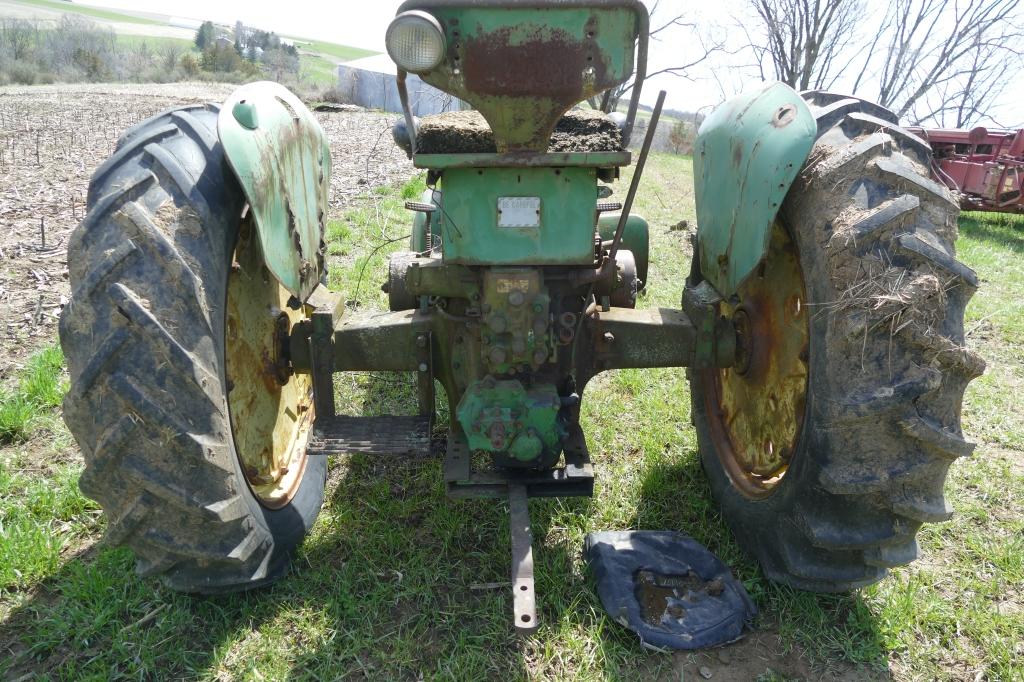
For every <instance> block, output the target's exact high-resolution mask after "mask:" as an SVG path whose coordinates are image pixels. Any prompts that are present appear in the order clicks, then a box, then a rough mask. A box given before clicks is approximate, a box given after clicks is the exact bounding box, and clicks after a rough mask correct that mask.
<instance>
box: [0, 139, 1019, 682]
mask: <svg viewBox="0 0 1024 682" xmlns="http://www.w3.org/2000/svg"><path fill="white" fill-rule="evenodd" d="M628 175H629V174H628V172H627V173H626V177H625V178H624V179H623V181H622V183H620V184H621V186H622V187H623V188H624V187H625V183H626V182H628V179H629V177H628ZM691 175H692V170H691V163H690V160H689V159H687V158H683V157H674V156H667V155H658V154H656V155H654V156H652V159H651V162H650V163H649V164H648V172H647V177H646V178H645V183H644V185H643V187H644V189H643V190H642V191H641V193H640V195H639V197H638V204H639V205H638V210H639V211H640V212H642V213H643V214H644V215H646V216H647V217H648V219H649V220H650V221H651V225H652V238H653V244H652V251H651V277H650V282H649V285H648V291H649V293H648V294H646V295H645V296H644V297H643V298H642V299H641V302H640V305H642V306H676V305H678V301H679V295H680V288H681V286H682V281H683V278H684V275H685V272H686V271H687V270H688V267H689V246H688V239H687V237H686V233H685V232H680V231H671V230H669V226H670V225H673V224H675V223H677V222H679V221H680V220H681V219H686V220H688V221H689V223H690V225H691V226H692V225H693V224H694V222H695V216H694V206H693V192H692V182H691ZM421 189H422V180H421V179H417V180H414V181H413V182H410V183H408V184H407V185H405V186H401V187H380V188H371V189H368V190H367V192H366V193H365V194H364V195H363V196H362V197H361V198H360V199H359V200H358V202H357V204H356V206H355V207H354V208H351V209H350V210H349V211H348V213H347V214H346V215H344V216H343V218H342V219H340V220H336V221H333V222H332V223H331V224H330V225H329V237H330V258H331V262H332V263H333V270H332V272H331V276H330V282H331V285H332V287H333V288H336V289H339V290H342V291H344V292H345V295H346V298H347V299H349V300H356V299H358V301H359V302H360V303H361V305H363V306H374V307H380V308H384V307H386V298H385V295H384V294H383V293H382V292H381V291H380V283H381V282H382V281H383V280H384V277H385V273H386V257H387V254H388V253H389V252H390V251H392V250H395V249H398V248H404V240H401V239H399V240H398V241H396V242H394V243H393V244H390V245H387V246H384V247H382V248H380V249H377V250H376V251H374V249H375V247H376V246H378V245H380V244H382V243H383V242H384V241H385V240H387V239H393V238H401V237H402V236H403V235H405V234H407V232H408V225H409V223H410V220H409V216H408V213H407V212H406V211H405V210H404V209H403V208H402V202H403V200H404V199H406V198H412V197H416V196H418V195H419V193H420V191H421ZM620 193H621V192H620ZM961 230H962V232H961V238H960V242H959V255H960V257H961V258H962V259H963V260H964V261H965V262H966V263H967V264H968V265H970V266H971V267H973V268H975V269H976V270H977V271H978V274H979V276H980V277H981V279H982V281H983V283H982V286H981V290H980V291H979V293H978V295H977V296H976V297H975V298H974V300H973V302H972V304H971V306H970V308H969V309H968V315H967V330H968V334H969V336H968V339H969V343H970V345H972V346H973V347H974V348H976V349H977V350H978V351H979V352H980V353H982V355H983V356H984V357H985V359H986V360H987V361H988V363H989V364H988V371H987V373H986V374H985V376H983V377H981V378H979V379H978V380H976V381H975V382H974V383H973V384H972V385H971V388H970V389H969V391H968V394H967V397H966V401H965V408H964V426H965V430H966V431H967V433H968V435H969V437H970V438H972V439H973V440H975V441H977V442H978V443H979V447H978V450H977V452H976V453H975V455H974V456H973V457H972V458H971V459H969V460H965V461H959V462H957V463H956V464H955V465H954V466H953V470H952V473H951V476H950V482H949V484H948V486H947V487H948V496H949V498H950V500H951V502H952V504H953V506H954V508H955V509H956V512H957V513H956V516H955V517H954V519H953V520H952V521H950V522H947V523H943V524H935V525H929V526H927V527H926V528H925V529H924V530H923V532H922V533H921V535H920V542H921V558H920V560H919V561H918V562H917V563H915V564H914V565H912V566H910V567H908V568H905V569H899V570H895V571H893V572H892V575H891V576H890V577H889V578H887V579H886V580H885V581H884V582H882V583H881V584H879V585H876V586H872V587H869V588H866V589H864V590H861V591H858V592H855V593H852V594H846V595H824V596H823V595H813V594H809V593H802V592H797V591H794V590H792V589H789V588H786V587H781V586H778V585H775V584H773V583H770V582H768V581H767V580H765V578H764V577H763V576H762V574H761V573H760V571H759V569H758V568H757V566H756V565H754V564H753V563H751V562H750V561H749V560H748V559H746V558H745V557H744V556H743V555H742V553H741V552H740V550H739V547H738V546H737V545H736V544H735V542H734V541H733V539H732V537H731V535H730V533H729V531H728V530H727V528H726V527H725V525H724V523H723V522H722V519H721V518H720V517H719V515H718V513H717V511H716V509H715V506H714V504H713V503H712V502H711V500H710V499H709V497H708V489H707V484H706V482H705V479H704V475H703V473H702V471H701V469H700V465H699V463H698V459H697V454H696V440H695V435H694V432H693V429H692V427H691V426H690V421H689V394H688V390H687V384H686V381H685V378H684V373H683V371H682V370H628V371H618V372H612V373H607V374H604V375H602V376H601V377H599V378H598V379H596V380H595V381H594V383H593V384H591V386H590V387H589V388H588V393H587V399H586V400H585V401H584V410H583V423H584V430H585V431H586V433H587V434H588V438H589V440H590V445H591V449H592V451H593V454H594V459H595V463H596V470H597V476H598V479H597V484H596V490H595V495H594V497H593V499H589V500H582V499H574V500H533V501H531V503H530V508H531V515H532V519H533V522H534V537H535V562H536V571H537V594H538V606H539V611H540V617H541V619H542V623H543V624H542V627H541V629H540V631H539V632H538V634H537V635H535V636H534V637H531V638H528V639H526V640H518V639H517V638H516V637H515V636H514V635H513V634H512V628H511V602H510V599H509V595H508V594H507V589H486V588H484V589H481V587H480V586H481V585H484V584H486V583H492V582H503V581H507V580H508V571H509V559H510V547H509V538H508V519H507V508H506V506H505V505H504V504H502V503H500V502H493V501H464V502H453V501H449V500H446V499H445V496H444V489H443V483H442V480H441V473H440V462H439V461H438V460H427V461H418V462H405V463H402V462H394V461H380V460H374V459H372V458H368V457H364V456H354V457H344V458H336V459H335V460H334V463H333V464H334V465H333V467H332V470H331V471H332V473H331V478H330V481H329V486H328V491H327V497H326V504H325V507H324V509H323V512H322V513H321V515H320V519H319V521H318V523H317V524H316V526H315V527H314V529H313V531H312V533H311V534H310V536H309V537H308V538H307V540H306V542H305V543H304V545H303V546H302V548H301V550H300V552H299V556H298V558H297V560H296V562H295V568H294V571H293V572H292V574H290V575H289V576H288V577H287V578H285V579H284V580H282V581H281V582H279V583H278V584H277V585H275V586H273V587H271V588H268V589H264V590H261V591H258V592H255V593H248V594H241V595H231V596H223V597H216V598H194V597H188V596H182V595H179V594H175V593H173V592H170V591H169V590H167V589H165V588H163V587H162V586H160V585H159V584H158V583H157V582H155V581H152V580H140V579H138V578H136V577H135V576H134V574H133V572H132V559H131V557H130V555H129V554H128V553H127V552H126V551H124V550H120V549H110V548H107V547H104V546H103V545H102V544H101V543H98V542H97V540H98V539H99V537H100V535H101V534H102V531H103V528H104V521H103V519H102V517H101V516H100V515H99V513H98V510H97V508H96V507H95V506H94V505H93V504H92V503H91V502H90V501H88V500H87V499H85V498H84V497H83V496H82V495H81V494H80V493H79V492H78V489H77V486H76V477H77V473H78V471H79V469H80V457H79V455H78V453H77V450H76V449H75V448H74V445H73V443H72V442H71V439H70V437H69V436H68V434H67V432H66V430H65V429H64V428H63V426H62V424H61V422H60V421H59V418H58V413H57V409H56V408H55V407H53V405H54V404H55V402H56V401H55V399H54V391H56V392H57V393H58V394H59V392H60V391H61V390H63V388H64V384H63V378H62V376H61V370H60V362H59V355H56V353H57V351H55V350H53V349H50V350H46V351H44V354H45V355H40V356H37V358H36V359H33V361H32V363H30V365H29V366H28V367H26V369H25V371H24V372H23V374H22V376H21V378H20V380H19V382H17V384H16V385H12V386H9V387H8V388H7V389H6V392H5V393H3V394H2V400H0V408H2V409H0V414H5V412H4V411H5V410H6V409H7V406H8V405H9V404H10V405H16V406H17V405H27V406H28V407H27V409H23V408H22V407H16V408H12V409H13V411H14V412H15V413H17V412H18V411H19V410H21V411H22V412H23V413H24V414H25V415H26V416H25V417H24V418H23V419H22V418H18V417H15V418H14V419H13V422H14V423H15V424H20V426H17V428H14V429H12V430H10V431H2V432H0V433H3V434H4V435H3V436H0V438H2V442H3V443H4V444H3V445H2V446H0V527H2V530H0V560H2V562H0V619H2V624H0V675H5V676H8V677H19V676H20V675H23V674H26V673H33V672H35V673H39V674H40V675H42V676H47V677H52V678H56V679H82V678H94V679H108V678H111V677H120V676H124V677H135V678H138V677H143V678H145V677H173V678H180V677H184V678H193V677H198V678H203V679H285V678H295V679H336V678H338V677H341V676H345V675H347V676H350V677H357V678H358V677H363V678H369V679H423V678H428V679H460V680H461V679H496V678H498V679H503V678H545V679H547V678H558V679H562V678H574V679H575V678H581V679H602V678H614V679H626V680H636V679H671V680H679V679H687V680H689V679H693V678H697V679H701V678H699V677H698V676H697V674H696V672H695V671H696V668H695V667H694V666H695V665H700V666H705V667H707V668H708V669H709V671H710V672H712V674H713V677H712V679H721V680H731V679H759V680H787V679H796V678H804V679H817V678H819V677H821V676H822V675H832V674H836V675H845V676H846V677H845V678H844V679H856V680H860V679H887V678H888V677H890V676H891V677H893V678H895V679H899V680H932V679H955V680H975V679H990V680H1013V679H1020V678H1021V677H1022V676H1024V665H1022V663H1021V661H1022V660H1024V648H1022V646H1024V645H1022V642H1024V413H1022V411H1021V410H1019V409H1015V403H1018V402H1019V399H1018V396H1019V395H1020V393H1021V390H1022V389H1024V315H1022V313H1024V310H1022V309H1021V308H1022V306H1024V303H1022V298H1021V296H1020V292H1021V291H1022V290H1024V258H1022V256H1024V220H1021V219H1008V218H1005V217H1000V216H993V215H988V214H969V215H965V216H964V217H963V218H962V219H961ZM371 252H372V253H371ZM40 377H43V378H40ZM37 385H42V386H44V389H40V390H36V389H34V388H32V387H33V386H37ZM337 390H338V392H339V394H340V395H339V403H338V404H339V405H343V406H346V409H347V410H348V411H349V412H350V413H353V414H372V413H386V412H389V411H392V410H404V411H413V410H414V409H415V387H414V384H413V383H412V380H411V378H409V377H406V376H403V375H398V376H392V375H383V374H359V375H350V376H342V377H339V378H338V380H337ZM19 401H20V402H19ZM111 409H116V408H115V407H114V406H112V407H111ZM442 413H444V410H442ZM625 528H672V529H681V530H684V531H686V532H688V533H690V534H691V535H693V536H694V537H696V538H697V539H698V540H699V541H701V542H703V543H705V544H707V545H708V546H709V547H710V548H711V549H712V550H713V551H714V552H716V553H717V554H718V555H719V556H720V557H721V558H722V559H724V560H725V561H726V562H728V563H730V564H731V565H732V566H733V567H734V569H735V571H736V573H737V575H738V576H739V577H740V578H741V579H742V580H743V581H744V583H745V585H746V586H747V589H748V590H749V592H750V593H751V595H752V597H753V598H754V599H755V601H756V602H757V605H758V607H759V608H760V611H761V613H760V616H759V618H758V622H757V631H756V633H754V634H752V635H751V636H750V637H748V638H747V640H746V641H745V642H744V643H741V644H739V645H735V646H733V647H730V648H728V649H726V650H724V651H722V652H712V653H711V654H703V653H701V654H686V653H681V654H675V655H666V654H659V653H655V652H651V651H647V650H645V649H643V648H641V647H640V646H639V644H638V642H637V640H636V638H635V637H634V636H633V635H631V634H630V633H629V632H628V631H626V630H625V629H624V628H622V627H620V626H619V625H617V624H615V623H614V622H613V621H612V620H611V619H610V618H608V617H607V616H606V615H605V613H604V612H603V610H602V608H601V606H600V603H599V602H598V600H597V598H596V595H595V593H594V591H593V589H592V586H591V582H590V581H589V579H588V577H587V575H586V573H585V570H584V565H583V563H582V561H581V557H580V550H581V547H582V542H583V538H584V536H585V534H586V533H587V532H588V531H591V530H598V529H625ZM741 664H742V665H741Z"/></svg>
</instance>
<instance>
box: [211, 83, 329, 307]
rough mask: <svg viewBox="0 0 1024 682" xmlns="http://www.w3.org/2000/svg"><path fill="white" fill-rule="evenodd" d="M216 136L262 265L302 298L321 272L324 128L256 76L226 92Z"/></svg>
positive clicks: (325, 180) (298, 104) (274, 86)
mask: <svg viewBox="0 0 1024 682" xmlns="http://www.w3.org/2000/svg"><path fill="white" fill-rule="evenodd" d="M217 133H218V135H219V137H220V141H221V144H222V145H223V146H224V154H225V156H226V157H227V160H228V163H229V164H230V166H231V168H232V170H234V172H235V175H236V176H237V177H238V181H239V182H240V183H241V185H242V190H243V191H244V192H245V197H246V199H247V200H248V202H249V210H250V211H251V212H252V216H253V218H254V221H255V223H256V231H257V232H258V234H259V241H260V246H261V247H262V250H263V259H264V261H265V262H266V265H267V269H268V270H270V272H271V274H272V275H273V276H274V277H275V278H276V279H277V280H278V281H279V282H280V283H281V286H283V287H284V288H285V289H287V290H288V292H289V293H291V294H292V295H293V296H295V297H297V298H298V299H299V300H301V301H305V300H306V299H307V298H308V297H309V295H310V294H311V293H312V292H313V289H315V288H316V286H317V284H318V283H319V282H320V278H321V276H322V275H323V273H324V272H325V270H324V241H323V239H324V220H325V217H326V213H327V198H328V195H329V189H330V182H331V180H330V174H331V150H330V147H329V146H328V143H327V137H326V136H325V135H324V131H323V129H322V128H321V127H320V124H319V123H318V122H317V120H316V117H314V116H313V114H312V112H310V110H309V109H307V108H306V106H305V105H304V104H303V103H302V102H301V101H299V98H297V97H296V96H295V95H293V94H292V93H291V92H290V91H289V90H288V89H287V88H285V87H284V86H282V85H279V84H277V83H271V82H269V81H260V82H257V83H249V84H247V85H243V86H242V87H240V88H238V89H237V90H235V91H234V92H233V93H231V96H230V97H229V98H228V100H227V102H225V103H224V106H223V108H221V110H220V115H219V116H218V119H217Z"/></svg>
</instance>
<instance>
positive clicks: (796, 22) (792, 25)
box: [750, 0, 864, 90]
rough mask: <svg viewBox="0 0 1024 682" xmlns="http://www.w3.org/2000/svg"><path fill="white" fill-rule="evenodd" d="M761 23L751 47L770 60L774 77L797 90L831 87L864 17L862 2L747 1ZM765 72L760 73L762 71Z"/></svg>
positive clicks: (852, 0) (810, 0) (762, 59)
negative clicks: (842, 58)
mask: <svg viewBox="0 0 1024 682" xmlns="http://www.w3.org/2000/svg"><path fill="white" fill-rule="evenodd" d="M750 2H751V5H752V7H753V9H754V11H755V12H756V13H757V16H758V18H759V19H760V21H761V24H762V25H761V28H762V29H763V34H762V35H761V36H760V37H761V39H762V40H761V42H760V43H758V44H756V45H755V42H754V41H750V42H751V47H752V48H754V50H755V52H757V53H758V55H759V59H758V61H759V62H763V61H764V58H765V57H769V58H770V59H771V63H772V66H773V68H774V71H775V77H776V78H777V79H778V80H780V81H782V82H784V83H788V84H789V85H791V86H792V87H794V88H796V89H798V90H808V89H815V90H817V89H826V88H829V87H832V85H833V84H834V83H835V81H836V78H837V76H838V75H839V73H840V72H841V67H840V66H839V64H838V63H837V59H838V58H839V56H840V55H841V54H842V53H843V51H844V50H845V49H846V48H847V47H848V46H849V45H850V43H851V41H852V39H853V37H854V33H855V32H856V29H857V22H858V20H859V19H860V17H861V16H862V14H863V9H864V6H863V3H862V2H861V0H750ZM762 73H763V71H762Z"/></svg>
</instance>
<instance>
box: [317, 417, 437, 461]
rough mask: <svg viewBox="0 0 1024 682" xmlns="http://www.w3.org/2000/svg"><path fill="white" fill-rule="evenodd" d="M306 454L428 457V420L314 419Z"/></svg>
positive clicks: (403, 418)
mask: <svg viewBox="0 0 1024 682" xmlns="http://www.w3.org/2000/svg"><path fill="white" fill-rule="evenodd" d="M307 452H308V453H309V454H310V455H338V454H343V453H346V452H362V453H365V454H368V455H399V456H418V457H427V456H429V455H430V418H429V417H423V416H416V417H394V416H383V417H343V416H335V417H328V418H326V419H317V420H316V424H314V426H313V435H312V436H311V437H310V439H309V445H308V447H307Z"/></svg>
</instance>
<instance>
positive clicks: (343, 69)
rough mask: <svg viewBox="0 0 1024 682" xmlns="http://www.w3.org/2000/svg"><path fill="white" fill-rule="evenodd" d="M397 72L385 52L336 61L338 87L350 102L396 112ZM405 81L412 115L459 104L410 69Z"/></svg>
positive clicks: (434, 111) (397, 107) (423, 114)
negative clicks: (347, 60) (343, 61)
mask: <svg viewBox="0 0 1024 682" xmlns="http://www.w3.org/2000/svg"><path fill="white" fill-rule="evenodd" d="M397 73H398V69H397V67H396V66H395V63H394V62H393V61H391V57H389V56H387V55H386V54H377V55H373V56H371V57H363V58H362V59H356V60H353V61H350V62H345V63H344V64H338V90H339V91H340V92H341V94H342V96H343V97H345V98H346V99H347V100H348V101H350V102H351V103H352V104H357V105H359V106H361V107H366V108H367V109H383V110H384V111H392V112H395V113H400V112H401V111H402V103H401V101H400V100H399V98H398V83H397ZM405 84H406V87H407V88H408V90H409V105H410V107H411V108H412V113H413V114H414V115H416V116H427V115H430V114H438V113H441V112H442V111H452V110H455V109H460V108H463V107H462V106H461V105H462V102H461V100H458V99H456V98H455V97H452V96H451V95H448V94H445V93H443V92H441V91H440V90H438V89H437V88H435V87H433V86H430V85H427V84H426V83H424V82H423V81H422V80H420V78H419V76H416V75H414V74H411V73H410V74H409V75H408V77H407V78H406V81H405Z"/></svg>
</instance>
